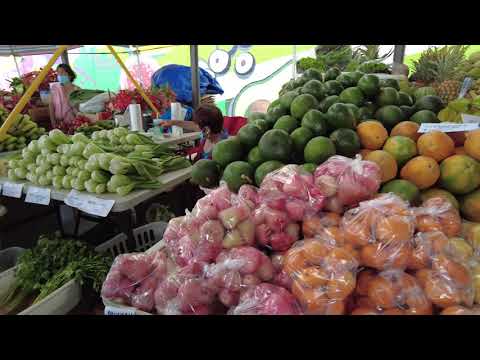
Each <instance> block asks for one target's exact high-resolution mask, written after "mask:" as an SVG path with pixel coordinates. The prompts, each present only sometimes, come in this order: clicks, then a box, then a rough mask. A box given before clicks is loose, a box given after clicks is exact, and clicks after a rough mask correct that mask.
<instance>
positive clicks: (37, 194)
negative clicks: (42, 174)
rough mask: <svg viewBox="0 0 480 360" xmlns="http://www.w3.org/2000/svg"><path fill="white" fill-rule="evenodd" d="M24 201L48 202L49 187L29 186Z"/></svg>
mask: <svg viewBox="0 0 480 360" xmlns="http://www.w3.org/2000/svg"><path fill="white" fill-rule="evenodd" d="M25 202H27V203H32V204H39V205H48V204H50V189H48V188H40V187H36V186H29V187H28V190H27V196H25Z"/></svg>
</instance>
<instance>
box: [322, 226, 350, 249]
mask: <svg viewBox="0 0 480 360" xmlns="http://www.w3.org/2000/svg"><path fill="white" fill-rule="evenodd" d="M322 235H324V236H326V237H327V238H330V239H332V240H335V244H336V245H337V246H342V245H343V244H344V243H345V233H344V232H343V229H340V228H338V227H336V226H330V227H326V228H325V230H324V231H323V232H322V234H320V236H322Z"/></svg>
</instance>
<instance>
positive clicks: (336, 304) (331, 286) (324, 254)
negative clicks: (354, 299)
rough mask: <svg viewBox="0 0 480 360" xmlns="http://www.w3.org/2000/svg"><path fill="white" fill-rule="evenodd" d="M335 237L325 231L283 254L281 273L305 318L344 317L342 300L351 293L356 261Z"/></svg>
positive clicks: (334, 233) (329, 231) (354, 280)
mask: <svg viewBox="0 0 480 360" xmlns="http://www.w3.org/2000/svg"><path fill="white" fill-rule="evenodd" d="M332 228H336V227H332ZM337 229H338V228H337ZM336 236H338V233H337V232H332V231H331V229H329V230H326V231H325V232H324V233H323V234H322V233H319V234H317V237H316V238H310V239H305V240H303V241H301V242H298V243H296V244H295V245H294V247H292V248H291V249H290V250H289V251H288V252H287V253H286V254H285V257H284V271H285V272H286V273H287V275H288V276H290V278H291V279H292V293H293V295H294V296H295V297H296V298H297V300H298V301H299V303H300V304H301V305H302V307H303V310H304V312H305V314H309V315H341V314H344V313H345V311H346V300H347V298H348V297H349V296H350V295H351V294H352V293H353V291H354V290H355V286H356V271H357V267H358V260H357V257H356V256H355V254H354V253H352V251H351V249H350V248H345V247H344V246H341V245H340V244H339V242H338V241H337V239H338V238H337V239H336V238H335V237H336ZM340 241H342V240H340Z"/></svg>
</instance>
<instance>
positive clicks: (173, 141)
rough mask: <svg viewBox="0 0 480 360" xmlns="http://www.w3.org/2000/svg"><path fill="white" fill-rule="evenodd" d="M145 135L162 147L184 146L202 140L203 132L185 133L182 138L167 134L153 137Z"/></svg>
mask: <svg viewBox="0 0 480 360" xmlns="http://www.w3.org/2000/svg"><path fill="white" fill-rule="evenodd" d="M144 135H146V136H148V137H150V138H152V140H153V141H154V142H155V143H156V144H160V145H180V144H184V143H187V142H190V141H195V140H198V139H200V135H201V132H199V131H198V132H191V133H184V134H182V135H180V136H173V135H170V134H165V135H167V136H165V135H164V136H158V135H152V134H149V133H144Z"/></svg>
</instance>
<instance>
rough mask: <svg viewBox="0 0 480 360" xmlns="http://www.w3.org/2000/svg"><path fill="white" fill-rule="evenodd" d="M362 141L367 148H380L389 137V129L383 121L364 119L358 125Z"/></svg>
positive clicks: (358, 132)
mask: <svg viewBox="0 0 480 360" xmlns="http://www.w3.org/2000/svg"><path fill="white" fill-rule="evenodd" d="M357 134H358V137H359V138H360V143H361V144H362V146H363V147H364V148H365V149H369V150H378V149H381V148H382V146H383V144H384V143H385V141H386V140H387V138H388V132H387V129H385V127H384V126H383V125H382V123H381V122H379V121H375V120H368V121H364V122H362V123H360V124H358V126H357Z"/></svg>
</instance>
